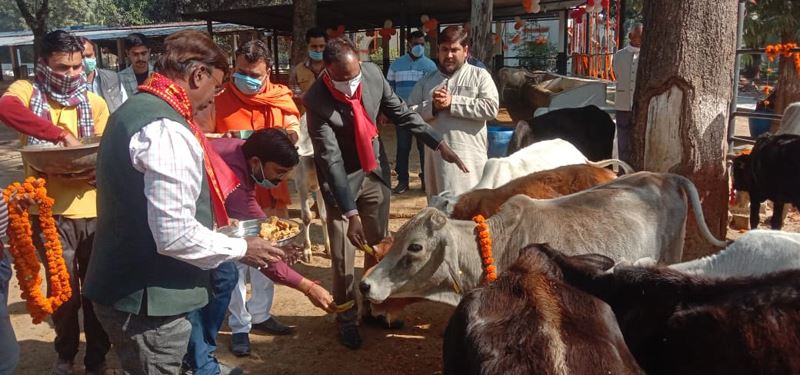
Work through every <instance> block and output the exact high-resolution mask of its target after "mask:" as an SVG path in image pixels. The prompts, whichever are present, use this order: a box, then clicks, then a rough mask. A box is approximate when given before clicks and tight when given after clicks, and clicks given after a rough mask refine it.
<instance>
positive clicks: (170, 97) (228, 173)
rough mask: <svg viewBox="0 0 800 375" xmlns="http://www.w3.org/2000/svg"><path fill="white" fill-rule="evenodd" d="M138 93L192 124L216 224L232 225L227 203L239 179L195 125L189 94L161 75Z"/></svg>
mask: <svg viewBox="0 0 800 375" xmlns="http://www.w3.org/2000/svg"><path fill="white" fill-rule="evenodd" d="M139 91H143V92H147V93H150V94H153V95H155V96H157V97H159V98H161V99H162V100H164V101H165V102H167V104H169V105H170V107H172V109H174V110H175V111H177V112H178V113H179V114H180V115H181V116H183V118H184V119H186V122H188V123H189V128H190V129H191V130H192V133H193V134H194V136H195V137H196V138H197V141H198V142H200V146H202V148H203V164H204V167H205V171H206V178H207V180H208V185H209V188H210V191H211V208H212V210H213V213H214V222H215V223H216V225H217V227H223V226H226V225H228V224H230V220H229V219H228V213H227V211H225V199H226V198H227V197H228V195H229V194H230V193H231V192H233V190H235V189H236V187H238V186H239V179H238V178H236V175H235V174H234V173H233V171H232V170H231V169H230V167H228V164H226V163H225V161H224V160H223V159H222V157H221V156H219V154H218V153H217V152H216V151H214V148H213V147H211V145H210V144H209V143H208V139H207V138H206V136H205V134H203V131H202V130H201V129H200V127H199V126H198V125H197V123H196V122H195V120H194V115H193V112H192V102H191V101H189V95H188V94H187V93H186V90H184V89H183V88H182V87H180V86H178V85H177V84H176V83H175V82H173V81H172V80H171V79H169V78H167V77H165V76H163V75H161V74H159V73H153V74H151V75H150V78H148V79H147V80H146V81H145V82H144V84H143V85H141V86H139Z"/></svg>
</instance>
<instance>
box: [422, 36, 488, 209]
mask: <svg viewBox="0 0 800 375" xmlns="http://www.w3.org/2000/svg"><path fill="white" fill-rule="evenodd" d="M438 53H439V70H437V71H435V72H432V73H430V74H428V75H427V76H425V77H424V78H422V79H421V80H420V81H419V82H417V85H416V86H414V90H412V92H411V96H410V97H409V99H408V104H409V106H410V107H411V108H412V109H413V110H415V111H417V112H418V113H419V114H420V115H422V118H423V119H424V120H425V121H427V122H428V123H429V124H431V126H432V127H433V128H434V129H436V131H438V132H439V133H441V134H442V137H443V139H444V140H445V141H446V142H447V144H450V145H452V147H453V151H455V153H456V154H458V155H459V156H461V158H462V159H463V160H464V164H465V165H466V166H467V168H468V169H469V170H470V171H472V172H473V173H470V174H463V173H461V172H460V171H459V170H458V168H456V167H455V166H453V165H452V164H449V163H447V162H446V161H445V160H443V159H442V158H441V156H439V155H437V154H436V153H434V152H432V151H431V150H425V166H424V169H423V170H424V172H425V193H426V194H427V196H428V201H429V202H430V200H431V197H433V196H436V195H438V194H439V193H441V192H443V191H448V192H450V193H452V194H453V195H456V196H458V195H461V194H462V193H464V192H466V191H468V190H470V189H471V188H472V187H473V186H475V185H477V184H478V182H479V181H480V178H481V173H482V172H483V165H484V164H486V159H487V153H488V141H487V139H486V121H489V120H493V119H494V118H495V117H496V116H497V111H498V108H499V105H500V104H499V96H498V94H497V88H496V87H495V84H494V81H493V80H492V76H491V75H490V74H489V72H487V71H486V69H483V68H478V67H476V66H474V65H471V64H467V63H466V60H467V56H469V34H468V32H467V30H465V29H464V28H463V27H462V26H448V27H447V28H445V29H444V30H443V31H442V33H441V34H439V51H438Z"/></svg>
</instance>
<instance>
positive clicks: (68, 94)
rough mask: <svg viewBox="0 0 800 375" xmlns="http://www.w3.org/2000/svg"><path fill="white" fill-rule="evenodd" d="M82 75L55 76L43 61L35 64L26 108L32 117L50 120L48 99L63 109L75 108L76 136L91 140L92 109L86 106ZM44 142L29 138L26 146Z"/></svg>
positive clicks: (84, 83)
mask: <svg viewBox="0 0 800 375" xmlns="http://www.w3.org/2000/svg"><path fill="white" fill-rule="evenodd" d="M87 91H88V88H87V85H86V75H85V74H83V73H81V74H79V75H76V76H71V77H70V76H67V75H64V74H61V73H56V72H54V71H53V69H50V67H49V66H48V65H47V62H46V61H44V60H43V59H39V62H38V63H37V64H36V76H35V80H34V82H33V94H32V95H31V102H30V109H31V112H33V114H35V115H37V116H39V117H42V118H45V119H47V120H50V121H51V122H52V118H50V105H49V104H48V99H52V100H53V101H55V102H56V103H58V104H60V105H61V106H63V107H76V106H77V107H78V136H79V137H80V138H87V137H93V136H94V135H95V134H94V117H93V116H92V107H91V106H90V105H89V96H88V94H87ZM41 143H47V141H44V140H41V139H38V138H35V137H32V136H29V137H28V144H41Z"/></svg>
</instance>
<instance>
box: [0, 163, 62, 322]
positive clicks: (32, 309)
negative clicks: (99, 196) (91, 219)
mask: <svg viewBox="0 0 800 375" xmlns="http://www.w3.org/2000/svg"><path fill="white" fill-rule="evenodd" d="M3 196H4V197H5V200H6V201H8V203H15V202H16V201H19V200H22V199H33V200H34V201H35V202H36V203H37V204H38V205H39V222H40V225H41V228H42V234H43V236H44V239H45V241H44V242H45V244H44V245H45V250H46V251H45V256H46V260H43V262H42V263H45V262H46V267H47V271H48V273H49V275H48V278H47V279H46V280H47V281H48V284H49V289H50V294H51V295H50V296H49V297H45V295H44V294H43V293H42V288H41V283H42V279H41V277H39V267H40V266H39V259H38V256H37V254H36V253H37V251H36V247H35V246H34V245H33V240H32V236H33V230H32V228H31V223H30V220H29V215H28V212H27V209H25V210H20V207H19V205H17V204H9V205H8V206H9V207H8V211H9V215H8V216H9V222H10V225H9V231H8V235H9V245H10V251H11V254H12V255H13V257H14V269H15V270H16V273H17V280H18V281H19V285H20V288H21V289H22V297H23V299H25V306H26V308H27V309H28V312H29V313H30V315H31V317H32V318H33V322H34V323H35V324H38V323H41V322H42V321H43V320H44V319H45V318H46V317H47V315H49V314H52V313H53V311H55V310H56V309H57V308H58V307H59V306H61V305H62V304H63V303H64V302H66V301H68V300H69V298H70V297H71V296H72V289H71V287H70V283H69V273H68V271H67V267H66V265H65V263H64V258H63V256H62V253H63V251H62V249H61V241H60V239H59V236H58V231H57V230H56V229H55V228H56V224H55V220H54V219H53V215H52V213H53V210H52V205H53V203H54V202H55V201H54V200H53V199H52V198H50V197H48V196H47V190H46V189H45V180H43V179H41V178H38V179H37V178H34V177H28V178H26V179H25V182H24V183H21V184H20V183H19V182H14V183H12V184H11V185H9V186H8V187H7V188H6V189H5V190H4V191H3ZM12 196H13V198H11V197H12Z"/></svg>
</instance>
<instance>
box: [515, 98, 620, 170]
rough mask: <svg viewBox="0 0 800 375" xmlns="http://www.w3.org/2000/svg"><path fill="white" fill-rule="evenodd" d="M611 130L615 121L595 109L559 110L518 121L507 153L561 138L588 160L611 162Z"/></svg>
mask: <svg viewBox="0 0 800 375" xmlns="http://www.w3.org/2000/svg"><path fill="white" fill-rule="evenodd" d="M614 131H615V127H614V121H612V120H611V117H610V116H609V115H608V113H606V112H604V111H603V110H601V109H600V108H598V107H597V106H594V105H590V106H587V107H582V108H563V109H558V110H555V111H552V112H548V113H545V114H543V115H541V116H537V117H534V118H532V119H530V120H528V121H520V122H519V123H518V124H517V128H516V129H515V130H514V135H513V136H512V138H511V143H510V144H509V145H508V154H509V155H511V154H513V153H514V152H516V151H517V150H520V149H522V148H525V146H528V145H530V144H532V143H534V142H539V141H545V140H548V139H556V138H561V139H563V140H565V141H567V142H569V143H572V144H573V145H574V146H575V147H576V148H577V149H578V150H580V152H582V153H583V155H584V156H586V158H587V159H589V160H591V161H600V160H606V159H611V152H612V149H613V147H614Z"/></svg>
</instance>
